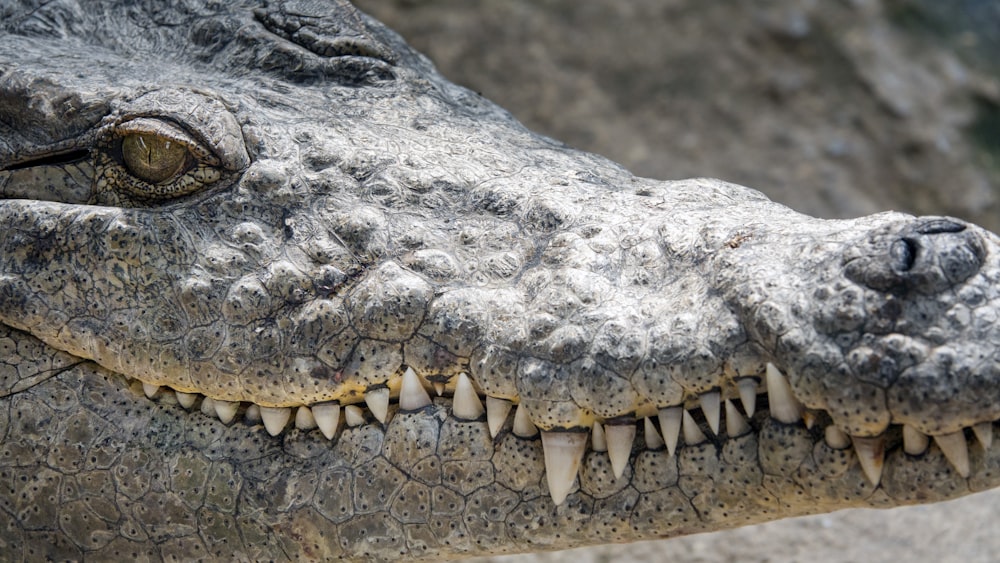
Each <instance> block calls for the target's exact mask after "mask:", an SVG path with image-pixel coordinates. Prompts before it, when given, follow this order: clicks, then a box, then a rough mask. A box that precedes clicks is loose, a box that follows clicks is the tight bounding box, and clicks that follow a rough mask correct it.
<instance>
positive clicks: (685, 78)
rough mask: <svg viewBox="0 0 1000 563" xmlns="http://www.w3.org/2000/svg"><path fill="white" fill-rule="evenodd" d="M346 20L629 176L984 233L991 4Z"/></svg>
mask: <svg viewBox="0 0 1000 563" xmlns="http://www.w3.org/2000/svg"><path fill="white" fill-rule="evenodd" d="M357 4H358V5H359V6H360V7H361V8H362V9H363V10H365V11H367V12H368V13H371V14H372V15H374V16H375V17H377V18H378V19H380V20H382V21H383V22H385V23H387V24H388V25H389V26H390V27H392V28H393V29H395V30H396V31H398V32H399V33H401V34H402V35H403V36H404V37H406V38H407V40H409V41H410V43H411V44H412V45H414V46H415V47H416V48H417V49H418V50H420V51H422V52H423V53H425V54H427V55H428V56H429V57H430V58H431V59H432V60H433V61H434V62H435V63H436V64H437V66H438V68H439V69H440V70H441V72H442V73H443V74H444V75H445V76H447V77H448V78H450V79H451V80H452V81H454V82H457V83H459V84H462V85H464V86H467V87H468V88H470V89H472V90H475V91H477V92H480V93H482V94H483V95H484V96H486V97H487V98H489V99H491V100H493V101H495V102H497V103H498V104H500V105H501V106H503V107H505V108H506V109H508V110H510V111H511V112H512V113H513V114H514V115H515V116H516V117H517V118H518V119H519V120H521V121H522V122H524V123H525V124H526V125H527V126H528V127H529V128H531V129H534V130H535V131H539V132H541V133H544V134H546V135H549V136H551V137H554V138H556V139H559V140H561V141H564V142H566V143H568V144H570V145H572V146H574V147H577V148H580V149H584V150H588V151H592V152H597V153H600V154H603V155H605V156H607V157H609V158H611V159H613V160H615V161H617V162H620V163H622V164H624V165H625V166H626V167H627V168H629V169H630V170H632V171H633V172H635V173H637V174H640V175H643V176H649V177H654V178H661V179H676V178H685V177H691V176H713V177H717V178H722V179H725V180H729V181H732V182H736V183H739V184H743V185H747V186H751V187H754V188H757V189H759V190H761V191H763V192H765V193H767V194H768V195H769V196H770V197H771V198H772V199H775V200H778V201H781V202H783V203H785V204H787V205H790V206H791V207H793V208H795V209H798V210H800V211H802V212H805V213H809V214H811V215H818V216H823V217H849V216H855V215H860V214H866V213H871V212H875V211H880V210H886V209H896V210H901V211H908V212H912V213H920V214H947V215H953V216H958V217H962V218H966V219H969V220H972V221H975V222H977V223H980V224H982V225H984V226H986V227H989V228H991V229H992V230H994V231H998V230H1000V213H998V212H1000V80H998V76H1000V2H998V1H997V0H948V1H942V0H883V1H874V0H767V1H763V0H762V1H754V2H746V1H740V0H712V1H704V0H584V1H581V0H482V1H479V2H470V1H469V0H378V1H376V0H358V1H357ZM998 521H1000V493H997V492H992V493H986V494H981V495H977V496H974V497H970V498H967V499H963V500H960V501H957V502H952V503H947V504H943V505H935V506H927V507H915V508H909V509H903V510H892V511H848V512H842V513H837V514H834V515H823V516H818V517H813V518H806V519H797V520H791V521H785V522H776V523H772V524H767V525H764V526H754V527H750V528H742V529H738V530H732V531H729V532H723V533H719V534H709V535H699V536H691V537H686V538H679V539H676V540H670V541H666V542H656V543H645V544H636V545H633V546H627V547H626V546H609V547H601V548H595V549H591V550H585V551H572V552H561V553H553V554H544V555H540V556H535V557H533V558H526V559H516V558H512V559H510V561H548V562H557V561H565V562H573V563H589V562H598V561H667V560H669V561H704V562H714V561H741V562H750V561H872V562H876V561H881V562H886V563H889V562H896V561H899V560H905V561H955V562H959V561H961V562H974V561H984V562H985V561H995V560H996V557H997V553H1000V534H996V533H994V532H993V530H994V529H995V527H996V522H998ZM501 559H503V560H504V561H507V560H508V559H507V558H496V559H495V560H496V561H499V560H501Z"/></svg>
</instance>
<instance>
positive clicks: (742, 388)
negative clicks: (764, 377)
mask: <svg viewBox="0 0 1000 563" xmlns="http://www.w3.org/2000/svg"><path fill="white" fill-rule="evenodd" d="M736 388H737V389H739V392H740V402H741V403H743V410H744V411H745V412H746V413H747V416H748V417H750V418H753V413H755V412H756V411H757V378H755V377H744V378H743V379H740V380H739V381H737V382H736Z"/></svg>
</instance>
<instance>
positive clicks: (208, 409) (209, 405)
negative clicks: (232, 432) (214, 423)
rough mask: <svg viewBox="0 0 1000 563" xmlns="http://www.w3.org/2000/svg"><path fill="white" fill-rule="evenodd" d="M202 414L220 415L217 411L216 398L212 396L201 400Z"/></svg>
mask: <svg viewBox="0 0 1000 563" xmlns="http://www.w3.org/2000/svg"><path fill="white" fill-rule="evenodd" d="M201 414H203V415H205V416H219V415H218V413H216V412H215V399H213V398H211V397H205V398H204V399H202V400H201Z"/></svg>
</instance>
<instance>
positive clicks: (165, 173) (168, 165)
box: [122, 133, 190, 184]
mask: <svg viewBox="0 0 1000 563" xmlns="http://www.w3.org/2000/svg"><path fill="white" fill-rule="evenodd" d="M122 160H123V161H124V163H125V167H126V168H128V171H129V172H131V173H132V174H133V175H135V177H136V178H139V179H142V180H145V181H146V182H149V183H150V184H160V183H163V182H166V181H167V180H171V179H173V178H174V177H176V176H177V175H179V174H180V173H181V172H183V171H184V168H185V167H186V166H187V165H188V164H189V162H190V152H189V151H188V149H187V147H185V146H184V145H183V144H181V143H178V142H177V141H172V140H170V139H166V138H163V137H160V136H158V135H152V134H147V133H131V134H129V135H126V136H125V137H124V138H123V139H122Z"/></svg>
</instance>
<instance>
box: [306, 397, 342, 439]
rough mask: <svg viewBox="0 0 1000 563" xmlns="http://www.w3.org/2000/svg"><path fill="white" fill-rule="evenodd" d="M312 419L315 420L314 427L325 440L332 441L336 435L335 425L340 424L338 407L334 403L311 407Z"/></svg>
mask: <svg viewBox="0 0 1000 563" xmlns="http://www.w3.org/2000/svg"><path fill="white" fill-rule="evenodd" d="M312 414H313V418H314V419H316V426H319V431H320V432H322V433H323V435H324V436H326V439H327V440H333V437H334V436H336V435H337V424H339V423H340V405H339V404H337V403H334V402H332V401H331V402H329V403H320V404H318V405H313V406H312Z"/></svg>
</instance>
